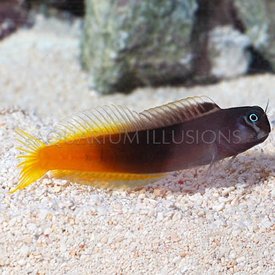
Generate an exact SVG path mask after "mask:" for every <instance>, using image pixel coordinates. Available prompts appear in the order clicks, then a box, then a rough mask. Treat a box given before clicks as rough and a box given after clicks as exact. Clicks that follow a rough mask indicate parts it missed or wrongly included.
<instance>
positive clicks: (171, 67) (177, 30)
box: [82, 0, 197, 93]
mask: <svg viewBox="0 0 275 275" xmlns="http://www.w3.org/2000/svg"><path fill="white" fill-rule="evenodd" d="M86 4H87V5H86V9H87V10H86V19H85V30H84V35H83V43H82V62H83V65H84V67H85V68H86V69H88V70H90V73H91V76H92V85H93V86H94V88H96V90H98V91H100V92H102V93H109V92H114V91H122V92H123V91H131V90H132V89H133V88H135V87H137V86H145V85H146V86H148V85H154V86H158V85H162V84H177V83H179V82H183V80H186V78H187V76H188V75H189V74H190V61H191V57H192V55H191V53H192V51H191V48H190V43H189V40H190V35H191V31H192V23H193V21H194V13H195V10H196V8H197V4H196V1H195V0H188V1H186V0H179V1H158V0H144V1H128V0H120V1H95V0H87V3H86Z"/></svg>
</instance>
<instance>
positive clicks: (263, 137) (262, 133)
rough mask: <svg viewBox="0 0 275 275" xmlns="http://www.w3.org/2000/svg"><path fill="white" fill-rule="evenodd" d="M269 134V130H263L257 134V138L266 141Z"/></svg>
mask: <svg viewBox="0 0 275 275" xmlns="http://www.w3.org/2000/svg"><path fill="white" fill-rule="evenodd" d="M268 135H269V132H268V133H267V132H262V131H261V132H259V133H258V134H257V139H258V140H260V141H264V140H265V139H266V138H267V137H268Z"/></svg>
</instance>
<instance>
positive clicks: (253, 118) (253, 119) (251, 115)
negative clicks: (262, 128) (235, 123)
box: [248, 113, 259, 123]
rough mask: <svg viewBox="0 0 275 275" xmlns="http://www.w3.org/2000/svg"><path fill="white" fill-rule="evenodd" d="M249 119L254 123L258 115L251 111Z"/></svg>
mask: <svg viewBox="0 0 275 275" xmlns="http://www.w3.org/2000/svg"><path fill="white" fill-rule="evenodd" d="M248 119H249V121H251V122H252V123H255V122H257V121H258V120H259V117H258V115H256V114H255V113H252V114H250V115H249V116H248Z"/></svg>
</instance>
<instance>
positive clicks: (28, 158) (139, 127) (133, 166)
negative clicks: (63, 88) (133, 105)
mask: <svg viewBox="0 0 275 275" xmlns="http://www.w3.org/2000/svg"><path fill="white" fill-rule="evenodd" d="M270 131H271V128H270V123H269V120H268V117H267V115H266V111H264V110H263V109H262V108H261V107H259V106H242V107H233V108H226V109H222V108H220V107H219V106H218V105H217V104H216V103H215V102H214V101H212V100H211V99H210V98H208V97H204V96H201V97H199V96H195V97H188V98H185V99H180V100H177V101H174V102H170V103H167V104H164V105H162V106H158V107H155V108H150V109H147V110H145V111H142V112H135V111H131V110H130V109H128V108H127V107H123V106H118V105H110V106H103V107H98V108H95V109H94V110H90V111H85V112H82V113H79V114H77V115H75V116H74V117H72V118H71V119H69V120H67V121H65V122H61V123H59V124H58V125H57V126H56V127H55V130H54V133H55V134H54V138H52V140H50V141H48V142H45V141H43V140H40V139H39V138H37V137H34V136H32V135H30V134H29V133H26V132H25V131H23V130H18V131H17V132H18V135H19V138H18V141H19V142H20V144H21V146H20V147H18V148H17V149H18V150H19V155H18V158H19V159H20V163H19V165H18V167H19V168H20V169H21V171H20V178H19V183H18V185H17V187H15V188H14V189H13V190H12V191H11V193H14V192H16V191H17V190H22V189H24V188H26V187H27V186H29V185H31V184H32V183H34V182H36V181H37V180H39V179H40V178H42V177H43V176H44V175H45V174H47V173H48V172H50V173H51V175H52V176H53V177H56V178H60V179H67V180H70V181H74V182H77V183H84V184H89V185H92V186H96V187H110V186H112V187H119V186H120V185H122V186H126V187H127V186H136V185H138V184H144V182H145V183H146V182H147V180H153V181H156V180H157V179H159V178H161V177H164V176H165V175H166V174H167V173H169V172H172V171H178V170H184V169H188V168H193V167H197V166H202V165H208V164H210V165H212V164H213V163H215V162H218V161H220V160H223V159H225V158H229V157H235V156H237V155H238V154H240V153H242V152H244V151H246V150H248V149H250V148H251V147H253V146H255V145H257V144H259V143H262V142H264V141H265V140H266V139H267V137H268V135H269V133H270Z"/></svg>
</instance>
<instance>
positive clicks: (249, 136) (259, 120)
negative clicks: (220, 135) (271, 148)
mask: <svg viewBox="0 0 275 275" xmlns="http://www.w3.org/2000/svg"><path fill="white" fill-rule="evenodd" d="M235 127H236V129H237V135H236V137H237V139H238V141H239V142H238V143H239V144H247V145H250V144H251V145H252V146H254V145H256V144H259V143H261V142H263V141H264V140H265V139H266V138H267V137H268V135H269V133H270V131H271V128H270V123H269V120H268V117H267V115H266V112H265V111H264V110H263V109H262V108H261V107H259V106H249V107H241V108H239V112H238V114H237V119H236V124H235Z"/></svg>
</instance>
